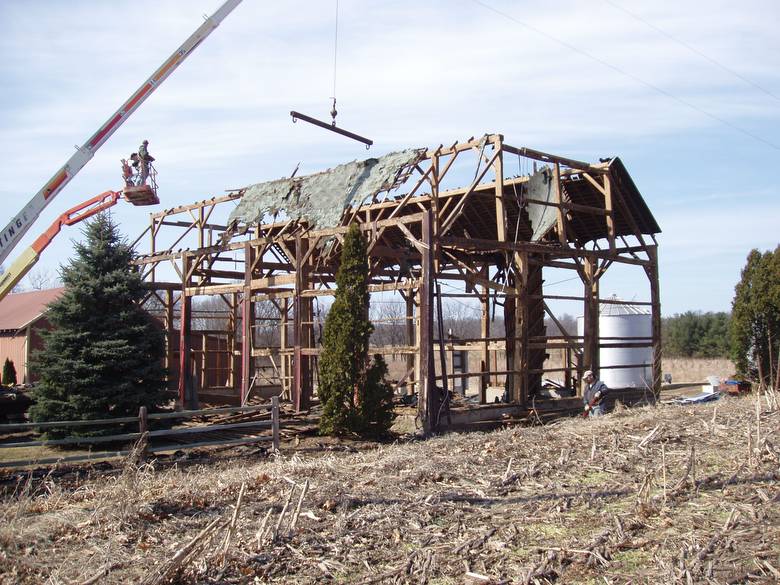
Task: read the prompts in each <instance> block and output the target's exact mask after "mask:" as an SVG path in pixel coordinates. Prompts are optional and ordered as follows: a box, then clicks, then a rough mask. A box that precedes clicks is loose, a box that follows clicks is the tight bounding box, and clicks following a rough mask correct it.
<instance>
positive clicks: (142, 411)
mask: <svg viewBox="0 0 780 585" xmlns="http://www.w3.org/2000/svg"><path fill="white" fill-rule="evenodd" d="M148 430H149V415H148V413H147V411H146V407H145V406H142V407H141V408H139V409H138V432H139V433H141V434H142V435H143V434H144V433H145V432H146V431H148Z"/></svg>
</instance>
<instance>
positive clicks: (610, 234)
mask: <svg viewBox="0 0 780 585" xmlns="http://www.w3.org/2000/svg"><path fill="white" fill-rule="evenodd" d="M604 209H605V210H606V212H607V240H608V241H609V251H610V252H612V253H614V252H615V211H614V202H613V201H612V181H611V180H610V178H609V175H608V174H604Z"/></svg>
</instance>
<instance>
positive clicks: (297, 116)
mask: <svg viewBox="0 0 780 585" xmlns="http://www.w3.org/2000/svg"><path fill="white" fill-rule="evenodd" d="M290 116H292V121H293V122H297V121H298V120H303V121H304V122H308V123H309V124H314V125H315V126H319V127H320V128H325V130H330V131H331V132H335V133H336V134H341V135H342V136H346V137H347V138H351V139H352V140H357V141H358V142H362V143H363V144H365V145H366V150H368V149H369V148H371V145H372V144H374V141H373V140H369V139H368V138H365V137H364V136H360V135H359V134H355V133H354V132H350V131H349V130H344V129H343V128H339V127H338V126H336V125H335V124H328V123H327V122H323V121H322V120H318V119H317V118H312V117H311V116H307V115H306V114H301V113H300V112H296V111H295V110H293V111H291V112H290Z"/></svg>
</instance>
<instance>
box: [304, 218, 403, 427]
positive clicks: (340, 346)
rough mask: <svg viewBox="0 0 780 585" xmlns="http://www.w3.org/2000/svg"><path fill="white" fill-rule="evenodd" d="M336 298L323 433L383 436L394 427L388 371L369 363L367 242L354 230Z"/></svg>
mask: <svg viewBox="0 0 780 585" xmlns="http://www.w3.org/2000/svg"><path fill="white" fill-rule="evenodd" d="M336 287H337V288H336V295H335V299H334V301H333V305H332V306H331V308H330V311H329V312H328V316H327V318H326V319H325V328H324V331H323V341H322V353H321V355H320V363H319V386H318V389H317V393H318V395H319V397H320V402H321V403H322V405H323V412H322V417H321V419H320V433H322V434H328V435H342V434H345V433H350V432H353V433H360V434H364V435H381V434H383V433H386V432H387V430H388V429H389V427H390V424H391V423H392V418H393V415H392V388H391V387H390V386H389V384H387V382H385V379H384V377H385V374H386V373H387V365H386V364H385V363H384V360H382V358H381V357H379V358H378V359H376V358H375V359H374V362H373V364H371V363H370V362H369V358H368V342H369V338H370V337H371V332H372V331H373V326H372V325H371V322H370V321H369V319H368V308H369V293H368V259H367V252H366V241H365V239H364V238H363V236H362V234H361V233H360V230H359V229H358V227H357V226H356V225H355V224H353V225H352V226H351V227H350V229H349V231H348V232H347V234H346V236H345V237H344V243H343V247H342V252H341V264H340V266H339V269H338V272H337V273H336Z"/></svg>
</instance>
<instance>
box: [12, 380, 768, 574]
mask: <svg viewBox="0 0 780 585" xmlns="http://www.w3.org/2000/svg"><path fill="white" fill-rule="evenodd" d="M779 430H780V409H779V408H778V404H777V400H776V397H775V395H768V396H751V397H746V398H729V399H725V400H721V401H719V402H718V403H715V404H705V405H701V406H697V407H690V408H681V407H671V406H661V407H658V408H640V409H635V410H621V411H619V412H616V413H613V414H611V415H608V416H606V417H602V418H600V419H591V420H582V419H565V420H561V421H559V422H556V423H554V424H550V425H547V426H542V427H533V428H517V427H516V428H511V429H505V430H500V431H494V432H491V433H471V434H460V435H455V434H452V435H447V436H442V437H438V438H434V439H431V440H427V441H418V442H410V443H401V444H393V445H385V446H381V447H379V448H377V449H372V450H369V451H362V452H357V453H355V452H338V453H335V452H328V453H319V454H311V455H310V454H308V453H307V454H306V455H305V456H302V455H301V454H296V453H295V452H294V451H291V450H288V451H286V452H285V450H284V449H283V452H282V454H281V455H279V456H278V457H275V458H271V459H257V460H250V459H247V458H246V457H245V458H243V459H240V460H237V461H225V460H220V461H218V462H213V463H209V464H207V465H199V466H192V467H189V468H186V469H176V468H173V469H157V470H155V468H154V467H153V466H152V465H150V464H146V465H145V466H141V467H138V466H133V465H130V464H128V465H127V467H126V468H125V470H124V472H123V473H121V474H118V475H117V476H115V477H108V478H107V477H105V476H104V477H94V478H92V479H88V480H80V482H79V483H77V484H73V485H63V484H61V483H58V482H56V481H53V480H51V479H44V480H42V481H37V482H22V483H21V484H20V485H19V486H18V488H17V490H16V493H15V494H13V495H11V494H8V495H6V496H5V498H4V500H3V502H2V507H1V508H0V512H1V513H2V524H0V555H1V556H0V582H2V583H43V582H46V583H63V584H74V583H78V584H88V583H144V584H146V585H151V584H160V583H243V584H255V583H322V582H331V583H356V584H357V583H359V584H364V585H368V584H371V583H430V584H434V583H439V584H441V583H453V584H455V583H494V584H496V583H543V584H549V583H615V584H617V583H620V584H625V583H629V582H630V583H776V582H778V581H779V580H780V483H778V480H780V445H777V441H778V439H777V437H778V436H779V435H778V431H779Z"/></svg>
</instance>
